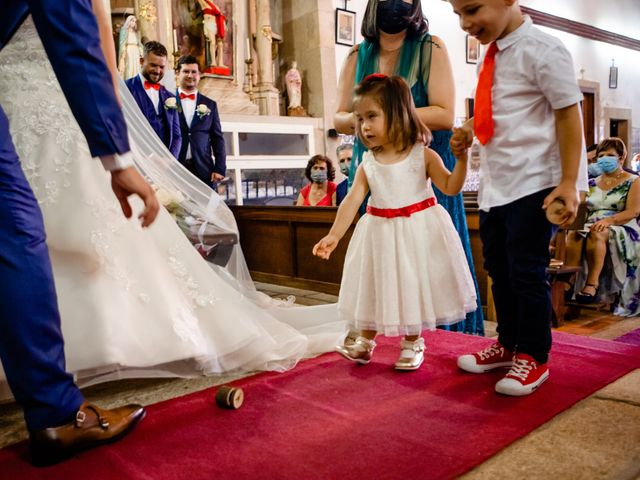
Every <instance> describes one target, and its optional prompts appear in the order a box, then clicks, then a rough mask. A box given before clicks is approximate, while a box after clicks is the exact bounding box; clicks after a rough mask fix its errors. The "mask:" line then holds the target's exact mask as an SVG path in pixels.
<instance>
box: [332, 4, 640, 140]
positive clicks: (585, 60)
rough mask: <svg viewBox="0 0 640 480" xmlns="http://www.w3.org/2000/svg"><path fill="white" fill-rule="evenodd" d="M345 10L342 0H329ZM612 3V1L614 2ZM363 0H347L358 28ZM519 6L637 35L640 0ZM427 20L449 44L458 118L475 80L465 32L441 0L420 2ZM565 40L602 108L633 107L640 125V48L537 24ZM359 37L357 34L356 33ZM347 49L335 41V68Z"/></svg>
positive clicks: (461, 114) (462, 113)
mask: <svg viewBox="0 0 640 480" xmlns="http://www.w3.org/2000/svg"><path fill="white" fill-rule="evenodd" d="M333 1H334V5H335V7H336V8H344V3H345V2H344V0H333ZM612 3H615V5H612ZM366 4H367V0H349V1H348V2H347V9H349V10H353V11H355V12H356V22H357V24H358V30H359V28H360V22H361V21H362V15H363V13H364V9H365V7H366ZM521 4H522V5H524V6H528V7H531V8H535V9H536V10H540V11H543V12H546V13H550V14H552V15H556V16H559V17H563V18H570V19H572V20H575V21H578V22H582V23H586V24H589V25H593V26H595V27H597V28H601V29H604V30H609V31H611V32H614V33H618V34H620V35H626V36H629V37H632V38H636V39H640V0H615V2H611V1H609V2H603V1H602V0H521ZM422 7H423V10H424V12H425V15H426V16H427V18H428V19H429V30H430V31H431V33H432V34H434V35H437V36H439V37H441V38H442V39H443V40H444V43H445V44H446V45H447V49H448V51H449V56H450V58H451V62H452V64H453V71H454V78H455V82H456V116H457V117H463V116H464V112H465V110H464V99H465V98H466V97H470V96H472V92H473V88H474V87H475V82H476V65H470V64H467V63H466V61H465V33H464V32H463V31H462V30H461V29H460V26H459V24H458V18H457V16H456V15H455V14H454V13H453V11H452V8H451V5H450V4H449V3H448V2H447V1H442V0H422ZM541 29H542V30H544V31H545V32H548V33H549V34H551V35H554V36H556V37H558V38H559V39H560V40H562V41H563V42H564V44H565V45H566V46H567V48H568V49H569V51H570V52H571V54H572V56H573V58H574V64H575V69H576V75H577V77H578V78H580V77H581V73H580V70H581V69H584V73H583V74H582V78H583V79H584V80H591V81H595V82H599V83H600V101H601V105H602V107H612V108H631V109H632V123H633V126H634V128H638V127H640V51H637V50H630V49H626V48H621V47H616V46H614V45H610V44H607V43H602V42H596V41H593V40H588V39H585V38H582V37H578V36H575V35H571V34H568V33H564V32H560V31H558V30H553V29H549V28H544V27H541ZM357 40H358V41H361V37H360V35H359V33H358V37H357ZM347 52H348V47H343V46H340V45H336V66H337V70H338V72H339V71H340V69H341V67H342V63H343V61H344V58H345V57H346V55H347ZM612 58H614V59H615V65H616V66H617V67H618V88H617V89H609V88H608V85H609V67H610V66H611V59H612Z"/></svg>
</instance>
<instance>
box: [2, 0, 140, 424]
mask: <svg viewBox="0 0 640 480" xmlns="http://www.w3.org/2000/svg"><path fill="white" fill-rule="evenodd" d="M29 14H31V15H32V17H33V21H34V23H35V26H36V28H37V30H38V33H39V35H40V38H41V39H42V42H43V44H44V47H45V49H46V51H47V54H48V56H49V59H50V61H51V64H52V66H53V69H54V71H55V73H56V75H57V78H58V81H59V83H60V85H61V86H62V90H63V91H64V93H65V96H66V97H67V100H68V102H69V105H70V107H71V110H72V111H73V114H74V116H75V117H76V119H77V120H78V123H79V125H80V127H81V128H82V131H83V132H84V134H85V136H86V138H87V141H88V143H89V148H90V150H91V154H92V155H93V156H107V155H112V154H122V153H126V152H128V151H129V144H128V139H127V130H126V125H125V122H124V118H123V116H122V112H121V110H120V108H119V106H118V102H117V100H116V98H115V92H114V89H113V86H112V80H111V76H110V74H109V71H108V69H107V67H106V65H105V61H104V56H103V54H102V50H101V48H100V42H99V35H98V26H97V24H96V20H95V17H94V15H93V12H92V9H91V2H90V0H55V1H52V0H11V1H8V2H4V1H3V2H2V15H1V16H0V49H1V48H3V47H4V45H5V44H6V43H7V42H8V41H9V39H10V38H11V36H12V35H13V34H14V33H15V31H16V30H17V29H18V27H19V26H20V25H21V24H22V22H23V21H24V20H25V18H26V17H27V15H29ZM26 113H29V112H26ZM65 127H66V125H60V128H61V129H64V128H65ZM43 161H47V159H46V158H44V159H43ZM0 205H2V208H0V332H1V333H0V359H1V360H2V366H3V368H4V371H5V374H6V376H7V380H8V382H9V385H10V387H11V389H12V391H13V394H14V396H15V398H16V400H17V401H18V403H19V404H20V405H21V406H22V407H23V409H24V412H25V420H26V422H27V426H28V428H29V429H30V430H39V429H43V428H46V427H49V426H53V425H59V424H61V423H63V422H65V421H67V420H68V418H69V417H70V416H72V415H74V414H75V412H76V411H77V410H78V407H79V406H80V404H81V403H82V402H83V398H82V395H81V393H80V392H79V390H78V389H77V388H76V386H75V385H74V383H73V379H72V377H71V375H69V374H67V373H66V371H65V360H64V348H63V347H64V345H63V339H62V334H61V331H60V316H59V313H58V307H57V301H56V293H55V288H54V284H53V276H52V272H51V265H50V261H49V254H48V251H47V245H46V243H45V232H44V225H43V221H42V215H41V213H40V209H39V208H38V202H37V201H36V199H35V197H34V195H33V193H32V191H31V188H30V187H29V184H28V182H27V180H26V178H25V176H24V174H23V172H22V169H21V167H20V161H19V159H18V155H17V154H16V151H15V148H14V146H13V142H12V140H11V137H10V134H9V125H8V121H7V117H6V115H5V114H4V112H3V111H2V109H1V107H0ZM69 214H70V215H72V212H69Z"/></svg>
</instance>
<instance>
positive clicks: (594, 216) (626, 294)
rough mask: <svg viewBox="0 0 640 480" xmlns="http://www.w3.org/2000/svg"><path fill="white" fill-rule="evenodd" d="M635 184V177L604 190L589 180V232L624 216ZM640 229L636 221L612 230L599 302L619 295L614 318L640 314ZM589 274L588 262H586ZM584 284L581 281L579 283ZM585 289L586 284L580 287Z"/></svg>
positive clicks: (610, 228) (600, 285) (610, 229)
mask: <svg viewBox="0 0 640 480" xmlns="http://www.w3.org/2000/svg"><path fill="white" fill-rule="evenodd" d="M634 181H640V180H639V179H638V177H636V176H635V175H634V177H633V178H630V179H628V180H626V181H624V182H622V183H621V184H620V185H617V186H615V187H613V188H612V189H611V190H602V189H601V188H600V187H598V185H597V183H596V179H593V178H592V179H591V180H589V194H588V196H587V207H588V209H589V216H588V217H587V221H586V223H585V229H587V228H588V227H589V226H590V225H592V224H594V223H595V222H597V221H598V220H602V219H604V218H607V217H611V216H612V215H615V214H616V213H619V212H622V211H623V210H625V209H626V206H627V196H628V195H629V190H630V189H631V185H632V184H633V182H634ZM639 265H640V225H639V224H638V219H637V218H634V219H633V220H630V221H629V222H627V223H625V224H624V225H612V226H610V227H609V243H608V248H607V258H606V259H605V264H604V268H603V270H602V273H601V274H600V282H599V287H598V298H599V300H605V299H611V298H612V297H613V296H615V295H617V294H619V297H620V298H619V300H618V303H617V305H616V307H615V310H614V312H613V313H614V314H615V315H621V316H624V317H630V316H635V315H639V314H640V275H639V273H640V272H638V266H639ZM584 266H585V271H586V262H585V265H584ZM578 282H580V279H578ZM578 285H582V283H581V282H580V283H578Z"/></svg>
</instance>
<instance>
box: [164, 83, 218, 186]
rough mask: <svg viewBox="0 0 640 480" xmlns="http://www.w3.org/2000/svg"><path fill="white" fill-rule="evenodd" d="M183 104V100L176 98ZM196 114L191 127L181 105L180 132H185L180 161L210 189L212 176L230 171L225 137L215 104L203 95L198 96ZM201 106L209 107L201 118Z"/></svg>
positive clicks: (183, 133)
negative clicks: (188, 151)
mask: <svg viewBox="0 0 640 480" xmlns="http://www.w3.org/2000/svg"><path fill="white" fill-rule="evenodd" d="M176 96H177V98H178V101H179V102H180V96H179V95H177V94H176ZM195 104H196V111H195V113H194V114H193V119H192V120H191V125H187V120H186V118H185V116H184V112H183V110H182V102H180V107H181V108H180V129H181V131H182V139H183V141H182V148H181V149H180V156H179V157H178V160H179V161H180V163H182V164H183V165H184V166H185V167H187V168H188V169H189V171H190V172H191V173H193V174H194V175H195V176H196V177H198V178H199V179H200V180H202V181H203V182H204V183H206V184H207V185H211V175H212V174H213V173H219V174H220V175H222V176H224V175H225V173H226V170H227V154H226V151H225V145H224V137H223V136H222V128H221V127H220V116H219V115H218V106H217V105H216V102H214V101H213V100H211V99H210V98H209V97H206V96H204V95H202V94H200V93H198V94H197V96H196V101H195ZM198 105H206V106H207V107H208V108H209V110H210V112H209V113H208V114H206V115H199V114H198V111H197V110H198ZM188 147H191V158H189V159H187V150H188Z"/></svg>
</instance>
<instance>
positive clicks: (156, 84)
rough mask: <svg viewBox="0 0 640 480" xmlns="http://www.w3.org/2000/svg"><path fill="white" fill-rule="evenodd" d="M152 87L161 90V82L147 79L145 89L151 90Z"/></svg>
mask: <svg viewBox="0 0 640 480" xmlns="http://www.w3.org/2000/svg"><path fill="white" fill-rule="evenodd" d="M150 88H153V89H154V90H158V91H159V90H160V84H159V83H151V82H147V81H146V80H145V81H144V89H145V90H149V89H150Z"/></svg>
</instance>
